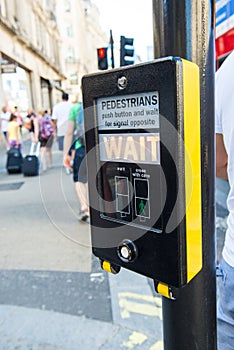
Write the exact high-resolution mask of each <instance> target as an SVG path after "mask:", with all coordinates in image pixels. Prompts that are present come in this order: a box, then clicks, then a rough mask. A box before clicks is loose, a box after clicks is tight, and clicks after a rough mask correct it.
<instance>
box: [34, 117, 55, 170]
mask: <svg viewBox="0 0 234 350" xmlns="http://www.w3.org/2000/svg"><path fill="white" fill-rule="evenodd" d="M37 116H38V123H39V136H38V139H39V141H40V153H41V164H42V171H46V170H47V162H46V156H47V157H48V163H49V167H50V168H51V167H52V165H53V159H52V145H53V140H54V136H53V132H54V128H53V125H52V122H51V120H50V118H49V117H48V116H46V114H45V112H43V111H42V110H39V111H38V113H37Z"/></svg>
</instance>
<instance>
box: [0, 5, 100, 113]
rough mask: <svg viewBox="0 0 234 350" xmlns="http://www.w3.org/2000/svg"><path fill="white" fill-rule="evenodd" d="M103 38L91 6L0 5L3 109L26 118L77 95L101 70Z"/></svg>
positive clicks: (0, 60)
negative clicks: (84, 80) (99, 58)
mask: <svg viewBox="0 0 234 350" xmlns="http://www.w3.org/2000/svg"><path fill="white" fill-rule="evenodd" d="M95 11H96V14H95ZM100 33H101V30H100V26H99V25H98V10H97V8H96V7H95V6H94V5H93V4H92V1H90V0H89V1H88V0H33V1H32V0H21V1H19V0H0V35H1V41H0V62H1V74H0V102H1V106H3V105H7V106H8V108H9V109H12V108H13V107H14V106H18V108H19V110H20V111H21V112H23V113H26V112H27V109H28V108H33V109H34V110H37V109H38V108H44V109H48V108H52V107H53V105H54V103H56V102H57V101H58V100H60V99H61V92H62V91H64V90H68V92H70V93H71V94H75V93H77V92H78V90H79V87H80V82H81V78H82V76H83V75H84V74H86V73H89V72H92V71H95V70H97V62H96V61H97V58H96V47H97V44H98V40H99V41H100V43H101V42H102V40H103V38H104V35H103V33H102V34H100ZM104 40H105V39H104ZM103 44H106V42H105V43H102V45H103Z"/></svg>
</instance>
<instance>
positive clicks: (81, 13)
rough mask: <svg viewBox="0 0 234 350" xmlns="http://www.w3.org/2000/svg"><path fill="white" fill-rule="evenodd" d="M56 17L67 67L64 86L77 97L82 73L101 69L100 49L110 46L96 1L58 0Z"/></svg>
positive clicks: (63, 59)
mask: <svg viewBox="0 0 234 350" xmlns="http://www.w3.org/2000/svg"><path fill="white" fill-rule="evenodd" d="M56 17H57V23H58V28H59V30H60V35H61V41H62V45H61V50H62V52H61V53H62V57H63V58H62V63H63V70H64V71H65V74H66V76H67V79H66V80H64V81H63V89H64V90H66V91H67V92H68V93H69V94H71V95H73V96H75V95H77V94H79V92H80V85H81V79H82V76H83V75H84V74H87V73H91V72H94V71H97V48H98V47H100V46H107V45H108V38H107V35H106V34H105V33H104V32H103V30H102V28H101V26H100V21H99V18H100V14H99V10H98V8H97V6H96V5H95V1H91V0H60V1H57V10H56Z"/></svg>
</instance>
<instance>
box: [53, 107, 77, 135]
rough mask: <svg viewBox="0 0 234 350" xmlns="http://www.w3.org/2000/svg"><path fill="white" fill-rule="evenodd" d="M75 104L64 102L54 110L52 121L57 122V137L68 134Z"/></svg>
mask: <svg viewBox="0 0 234 350" xmlns="http://www.w3.org/2000/svg"><path fill="white" fill-rule="evenodd" d="M72 106H73V103H71V102H69V101H62V102H59V103H58V104H56V105H55V106H54V108H53V113H52V117H51V119H52V120H57V135H58V136H64V135H65V134H66V132H67V123H68V117H69V112H70V109H71V107H72Z"/></svg>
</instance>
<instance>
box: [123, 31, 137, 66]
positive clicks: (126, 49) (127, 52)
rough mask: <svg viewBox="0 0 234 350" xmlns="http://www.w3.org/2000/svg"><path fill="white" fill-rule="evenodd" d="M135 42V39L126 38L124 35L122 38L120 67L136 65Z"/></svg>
mask: <svg viewBox="0 0 234 350" xmlns="http://www.w3.org/2000/svg"><path fill="white" fill-rule="evenodd" d="M133 40H134V39H133V38H125V36H122V35H121V37H120V67H122V66H128V65H130V64H133V63H134V58H133V56H134V48H133ZM129 58H130V59H129ZM131 58H132V59H131Z"/></svg>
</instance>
